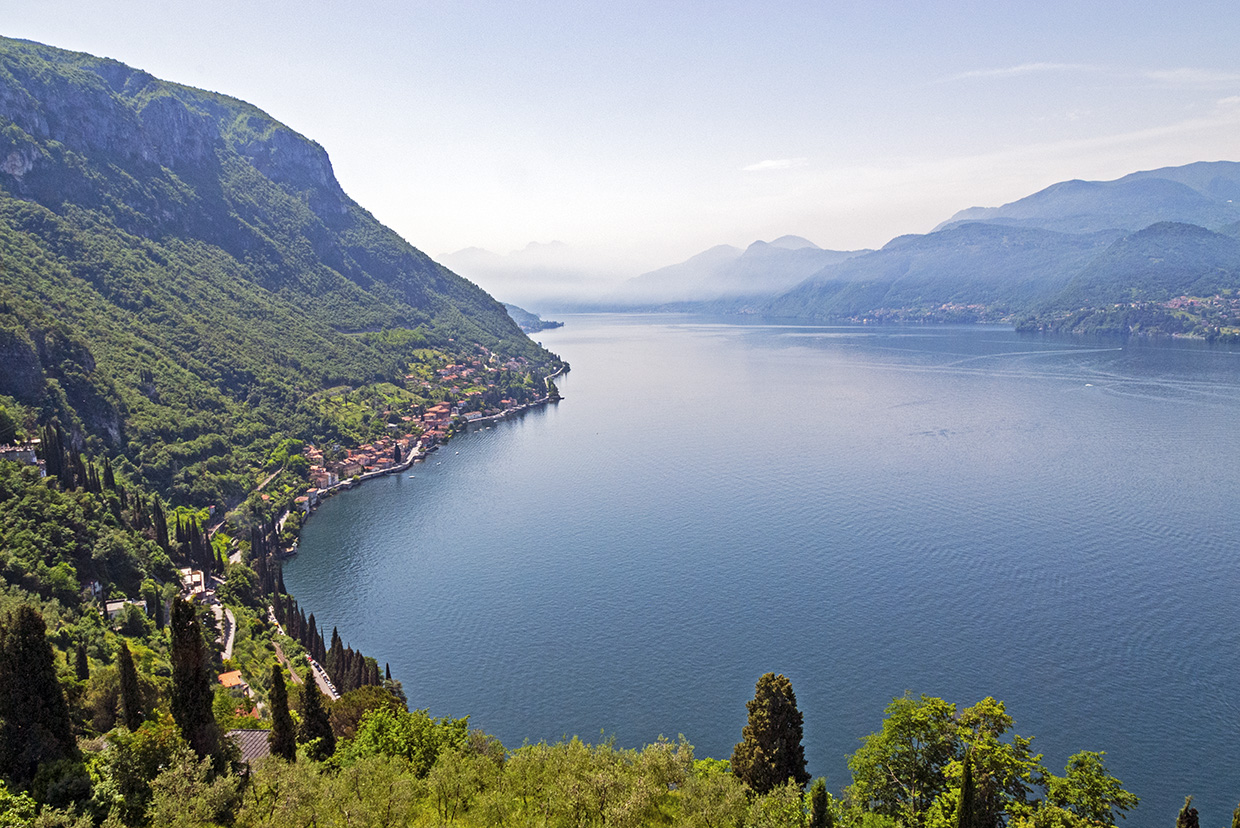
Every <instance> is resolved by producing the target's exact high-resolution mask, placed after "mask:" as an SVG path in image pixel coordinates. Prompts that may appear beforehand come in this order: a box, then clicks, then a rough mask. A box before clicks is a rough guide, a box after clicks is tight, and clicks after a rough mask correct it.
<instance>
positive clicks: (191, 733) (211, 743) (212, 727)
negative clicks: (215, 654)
mask: <svg viewBox="0 0 1240 828" xmlns="http://www.w3.org/2000/svg"><path fill="white" fill-rule="evenodd" d="M171 627H172V630H171V639H172V653H171V655H172V696H171V703H172V718H173V719H174V720H175V721H176V723H177V726H178V727H179V728H180V729H181V735H182V736H184V737H185V741H186V742H188V743H189V746H190V747H192V748H193V749H194V752H195V753H197V754H198V755H199V756H200V757H206V756H213V757H214V756H218V755H219V753H220V728H219V725H218V724H217V723H216V721H215V714H214V713H213V712H212V710H211V705H212V702H213V701H214V700H215V693H214V689H215V688H214V682H213V681H212V677H211V664H210V660H209V659H208V656H207V648H206V646H205V645H204V644H203V642H202V625H201V624H199V623H198V614H197V613H196V612H194V606H193V604H190V603H189V602H187V601H184V600H182V599H180V598H177V599H175V600H174V601H173V603H172V624H171Z"/></svg>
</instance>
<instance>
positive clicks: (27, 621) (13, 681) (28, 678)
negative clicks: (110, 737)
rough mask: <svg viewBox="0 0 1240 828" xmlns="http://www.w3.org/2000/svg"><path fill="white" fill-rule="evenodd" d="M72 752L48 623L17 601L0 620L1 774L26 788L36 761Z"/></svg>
mask: <svg viewBox="0 0 1240 828" xmlns="http://www.w3.org/2000/svg"><path fill="white" fill-rule="evenodd" d="M76 756H77V744H76V742H75V741H74V739H73V731H72V729H71V727H70V722H69V706H68V705H67V704H66V703H65V696H64V693H63V692H62V691H61V689H60V682H59V681H58V680H57V678H56V661H55V656H54V655H53V653H52V645H51V644H49V643H48V641H47V627H46V626H45V625H44V623H43V616H41V615H39V613H38V611H37V610H35V609H34V608H33V607H31V606H29V605H28V604H22V605H21V606H19V607H18V608H17V610H16V611H15V612H12V613H9V614H8V615H6V616H5V617H4V619H3V620H0V778H3V779H5V780H7V781H8V782H9V783H10V784H11V785H12V786H14V787H19V788H25V787H27V786H28V785H29V784H30V783H31V781H32V780H33V779H34V776H35V773H36V772H37V771H38V769H39V765H41V764H44V763H46V762H54V761H57V760H59V759H68V758H72V757H76Z"/></svg>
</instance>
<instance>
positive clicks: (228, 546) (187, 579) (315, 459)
mask: <svg viewBox="0 0 1240 828" xmlns="http://www.w3.org/2000/svg"><path fill="white" fill-rule="evenodd" d="M436 356H437V357H438V360H437V362H436V363H432V364H430V365H427V364H420V365H411V366H410V370H414V371H416V373H411V374H408V375H406V377H405V380H406V388H404V389H400V388H399V387H398V386H390V388H392V390H394V391H398V392H399V393H397V394H393V395H391V396H390V397H389V398H388V400H387V403H386V404H384V405H382V406H376V407H375V408H374V409H373V414H372V416H370V417H367V418H365V419H366V420H369V421H370V428H371V430H370V433H369V435H367V436H369V439H368V440H357V442H359V443H360V444H359V445H357V446H356V447H355V448H348V449H346V448H342V447H340V446H339V445H335V446H331V447H327V448H324V447H321V446H315V445H302V444H301V443H300V442H297V441H294V442H297V448H298V450H297V451H294V452H293V453H292V454H291V455H290V456H289V457H287V458H286V459H285V460H284V461H281V463H280V467H279V468H278V469H276V471H275V472H274V473H273V474H271V475H270V476H269V477H267V478H266V479H265V480H264V481H263V482H262V483H261V484H260V485H259V490H260V492H261V489H262V488H264V487H265V486H266V485H267V484H268V483H271V482H274V481H276V480H277V479H279V478H282V479H283V480H284V481H286V483H285V485H281V486H280V490H281V491H280V493H279V494H276V495H275V496H274V497H273V496H272V495H269V494H265V493H261V494H258V496H259V498H261V502H262V503H263V504H265V505H267V506H268V507H269V508H271V511H266V510H264V511H266V514H267V515H268V516H269V517H268V518H267V519H268V520H270V521H271V523H270V524H269V525H273V526H274V527H275V533H274V534H275V535H278V536H279V537H278V539H277V538H275V537H273V540H276V541H277V543H278V545H277V546H275V547H269V548H270V549H271V551H272V553H273V554H274V555H275V556H287V555H289V554H295V552H296V546H297V542H296V538H297V534H298V530H299V529H300V526H301V523H302V521H303V520H304V518H305V517H306V516H307V515H308V514H309V513H311V512H312V511H313V510H314V509H315V507H317V506H318V505H319V503H320V502H321V501H322V500H323V499H324V498H326V497H329V496H331V495H332V494H334V493H335V492H337V491H340V490H343V489H346V488H352V487H353V486H356V485H358V484H360V483H361V482H363V481H365V480H367V479H371V478H373V477H377V476H379V475H384V474H391V473H395V472H399V471H403V470H406V469H408V468H410V467H411V466H412V465H413V464H414V463H417V462H419V461H421V460H424V459H425V458H426V457H428V456H429V455H430V453H432V452H434V451H436V450H437V449H438V448H439V447H440V445H442V444H443V443H444V442H446V441H447V440H449V439H450V438H451V436H452V435H453V434H456V433H459V432H461V431H462V430H464V429H466V428H468V427H469V425H471V424H482V423H486V422H490V421H495V420H499V419H502V418H505V417H509V416H512V415H514V414H517V413H520V412H522V411H526V410H528V409H531V408H534V407H537V406H540V405H543V404H546V403H548V402H555V401H558V400H559V399H560V394H559V391H558V389H557V388H556V386H555V383H554V382H553V381H552V380H553V378H554V377H556V376H559V375H560V374H561V373H563V372H564V371H566V370H567V366H566V365H561V366H560V367H559V370H556V371H555V372H554V373H552V374H550V375H549V376H545V377H542V376H538V375H537V374H536V373H534V369H533V366H531V365H529V364H528V363H527V362H526V361H525V360H524V359H521V358H516V359H510V360H507V361H506V362H503V363H499V362H498V360H497V359H491V360H489V361H487V362H483V361H482V360H480V359H462V358H461V357H460V356H457V357H456V359H455V361H451V362H450V361H449V360H448V359H445V358H444V356H445V355H439V354H437V355H436ZM445 363H446V364H445ZM380 428H382V429H384V431H385V432H386V433H384V434H382V436H380V435H379V434H378V433H376V432H377V431H378V429H380ZM43 442H44V441H42V440H40V439H38V438H35V439H32V440H28V441H21V442H20V443H19V444H14V445H7V444H6V445H2V446H0V460H9V461H15V462H17V463H20V464H22V465H29V466H35V467H37V468H38V472H39V475H40V477H48V476H51V475H53V474H54V473H55V474H59V473H63V472H64V469H59V468H56V469H53V467H52V466H51V465H49V463H48V461H47V460H46V459H44V457H43V456H42V455H43V454H44V453H45V452H43V451H42V449H43V448H44V446H43ZM74 456H75V457H76V455H74ZM290 461H295V462H290ZM59 465H61V464H58V466H59ZM79 465H80V460H79ZM83 468H85V467H83ZM91 470H92V471H93V466H92V467H91ZM81 476H82V478H83V479H84V480H87V479H90V480H94V483H93V484H91V483H86V484H84V485H85V486H86V488H88V489H89V488H91V486H92V485H93V486H94V489H93V490H95V491H99V490H101V489H102V488H104V486H103V482H102V480H101V479H96V478H98V475H97V474H96V475H95V477H93V478H92V477H91V473H90V472H87V471H82V473H81ZM293 481H301V487H300V488H293V489H292V490H291V491H289V487H288V485H287V483H289V482H293ZM307 482H308V483H309V488H305V486H306V483H307ZM62 485H66V487H67V488H69V489H72V488H76V484H75V485H67V484H64V483H63V482H62ZM109 485H115V484H109ZM294 485H295V484H294ZM297 491H304V494H300V495H297V496H295V497H293V494H294V492H297ZM186 511H192V510H186ZM170 517H171V515H170ZM164 519H165V518H164V515H163V513H162V512H161V513H160V517H159V522H157V523H156V524H154V525H160V522H162V521H163V520H164ZM199 519H200V520H201V521H202V522H201V524H198V523H195V522H194V519H192V518H191V519H190V521H189V523H188V524H186V531H187V532H188V533H189V535H187V537H186V538H181V537H180V531H181V526H182V524H181V522H180V521H181V518H180V515H179V514H178V515H177V516H176V530H177V531H176V532H175V533H174V532H173V531H172V530H173V526H172V523H171V521H169V522H168V524H167V526H166V528H165V529H164V530H163V531H164V533H165V534H164V538H165V544H166V543H168V542H169V541H170V540H171V536H172V535H173V534H176V535H177V540H176V544H177V546H178V547H180V546H185V547H186V548H187V549H189V550H191V551H190V552H188V553H186V556H187V558H188V560H185V561H184V562H186V563H191V565H190V566H181V567H179V568H178V571H177V573H176V575H177V576H178V577H177V581H179V583H177V582H176V581H174V584H175V587H176V588H175V589H173V590H170V591H167V592H163V593H162V595H159V596H158V597H156V596H154V595H150V596H148V595H145V594H144V595H141V596H134V597H124V596H120V595H116V594H115V591H114V590H108V589H107V586H106V585H105V584H103V583H100V582H99V581H90V582H88V583H87V585H86V586H87V592H88V593H89V597H90V598H91V599H93V600H94V601H96V602H97V603H98V606H99V609H100V610H101V615H102V616H103V617H104V619H106V622H107V623H108V624H109V625H110V626H112V627H113V628H114V629H118V628H120V629H124V628H127V627H133V628H135V629H136V628H139V627H142V626H144V625H145V624H146V623H147V622H146V621H143V619H146V618H151V617H163V618H166V617H168V615H169V611H170V607H171V600H172V595H174V594H179V595H180V597H182V598H184V599H186V600H188V601H190V602H191V603H193V604H196V605H198V606H200V607H203V608H204V609H205V610H207V611H209V613H210V614H211V615H212V616H213V617H214V621H215V629H216V631H217V633H218V636H217V638H216V641H215V645H216V647H218V651H219V653H220V661H221V665H222V666H223V667H224V669H223V670H222V671H221V672H220V673H219V674H218V676H217V681H218V683H219V684H220V685H221V686H222V687H223V688H224V689H226V690H228V691H229V692H230V693H231V694H232V695H233V696H235V697H236V698H237V699H238V700H239V701H241V700H242V699H246V700H248V701H243V702H241V706H239V707H238V708H237V709H236V715H237V716H241V717H256V716H258V715H259V714H258V708H259V707H261V705H259V706H257V707H256V705H255V702H257V698H256V696H255V694H254V693H252V692H251V687H250V686H249V683H248V682H247V681H246V678H245V677H244V676H243V669H244V663H243V662H245V661H246V659H244V658H242V659H239V660H238V661H237V662H236V663H235V664H234V662H233V659H234V652H233V649H234V643H236V642H237V640H238V632H239V631H238V618H237V617H236V615H235V614H234V611H233V609H231V608H229V607H228V606H225V603H224V600H223V592H224V591H225V590H224V587H225V583H226V579H225V578H224V577H221V574H222V572H223V568H222V566H221V567H220V568H218V569H215V571H209V570H208V568H207V566H205V565H204V564H203V563H202V562H201V561H202V560H203V559H204V557H203V556H210V555H211V552H210V551H208V550H211V549H212V548H213V547H214V549H215V553H214V554H215V555H219V556H220V560H219V561H218V563H220V564H223V560H224V558H225V557H226V560H227V562H228V563H230V564H236V563H242V562H243V551H242V546H241V544H240V543H239V539H238V538H233V537H229V536H228V532H227V531H226V526H225V524H226V522H227V519H228V516H227V515H226V514H224V513H223V512H222V510H217V509H215V508H214V507H206V508H204V509H202V510H201V518H199ZM286 523H287V524H288V525H287V526H286V525H285V524H286ZM198 526H201V530H199V529H198V528H197V527H198ZM282 530H288V531H282ZM217 533H220V534H221V535H222V537H221V538H220V539H216V535H217ZM191 536H192V537H191ZM157 537H158V533H157ZM199 545H201V547H202V548H201V549H199V548H198V547H199ZM165 551H167V547H166V546H165ZM195 551H197V553H198V554H195ZM260 577H261V576H260ZM109 593H111V594H109ZM151 600H153V601H154V603H151ZM278 604H279V602H278V601H277V602H276V606H271V605H269V606H267V607H266V616H267V618H266V621H267V622H268V623H269V624H270V625H271V627H272V628H273V629H275V630H276V631H278V632H279V633H281V634H282V635H288V636H289V637H291V638H293V639H294V640H297V641H299V642H300V643H301V644H302V645H303V646H306V644H307V642H306V641H305V640H303V639H304V638H306V636H303V635H301V633H304V630H300V631H299V630H294V629H289V630H288V631H287V632H286V630H285V628H284V625H283V624H282V623H281V619H280V618H277V616H278V615H279V614H280V613H279V607H278ZM286 609H287V608H286ZM294 609H295V605H294ZM295 614H296V613H295V611H294V612H293V614H292V615H290V616H289V617H288V619H287V620H288V621H290V622H295V621H296V618H295V617H294V616H295ZM310 619H311V621H312V620H313V615H311V616H310ZM302 624H303V625H304V624H305V622H304V621H303V622H302ZM274 647H275V654H276V656H277V658H279V660H280V661H281V662H282V663H284V664H285V666H286V667H288V668H289V669H290V671H291V672H292V674H293V676H294V677H293V679H292V681H293V682H294V683H297V682H299V681H300V677H299V676H298V671H299V669H301V668H295V667H294V664H293V663H292V662H291V661H290V660H289V658H287V657H286V656H285V654H284V653H283V652H282V651H281V648H280V646H279V644H276V645H274ZM306 649H307V650H309V651H310V652H306V653H305V654H304V655H299V656H297V658H298V660H300V658H303V657H304V658H305V659H306V661H307V662H308V666H309V668H310V670H311V672H312V674H313V676H314V678H315V681H316V683H317V684H318V685H319V688H320V689H321V690H322V692H323V693H325V694H326V695H327V696H328V697H329V698H332V699H336V698H339V697H340V694H341V693H342V692H343V691H345V690H347V689H349V687H348V686H344V685H342V686H340V687H338V686H337V684H338V681H334V680H333V676H332V675H331V672H330V671H331V670H332V662H331V659H330V658H327V657H325V655H324V653H323V652H314V651H313V648H312V647H310V646H306ZM321 649H322V648H320V650H321ZM290 655H291V654H290ZM316 655H317V656H318V657H317V658H316ZM348 655H350V656H352V655H353V651H352V650H349V651H348ZM356 661H357V662H358V663H361V662H362V661H363V659H362V657H361V654H360V653H358V654H357V659H356ZM367 661H371V660H367ZM303 666H304V665H303ZM368 666H373V665H368ZM238 667H241V668H242V669H238ZM364 682H365V680H364ZM376 682H377V678H376V677H373V676H372V677H371V679H370V680H369V683H376ZM230 735H231V734H230ZM264 738H265V737H264ZM264 745H265V742H264Z"/></svg>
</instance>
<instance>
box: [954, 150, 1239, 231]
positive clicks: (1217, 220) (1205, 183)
mask: <svg viewBox="0 0 1240 828" xmlns="http://www.w3.org/2000/svg"><path fill="white" fill-rule="evenodd" d="M1238 220H1240V163H1237V162H1234V161H1214V162H1200V163H1196V164H1188V165H1186V166H1183V167H1164V168H1162V169H1158V170H1149V171H1145V172H1136V173H1132V174H1130V175H1126V176H1124V177H1123V178H1119V179H1116V180H1115V181H1077V180H1073V181H1062V182H1060V183H1058V184H1052V185H1051V186H1050V187H1047V188H1046V189H1044V190H1040V191H1039V192H1036V193H1034V194H1033V195H1030V196H1026V197H1025V198H1022V199H1019V200H1017V201H1013V202H1011V203H1010V204H1005V205H1003V206H1002V207H970V208H969V209H967V210H961V211H960V212H958V213H956V214H955V215H954V216H952V217H951V218H950V219H948V220H947V221H946V222H944V223H943V224H941V225H939V227H938V228H935V229H942V228H944V227H947V226H949V225H952V224H956V223H960V222H964V221H984V222H989V223H992V224H1008V225H1016V226H1021V227H1040V228H1042V229H1045V230H1058V231H1060V232H1066V233H1088V232H1093V231H1097V230H1112V229H1119V230H1129V231H1133V230H1140V229H1142V228H1144V227H1148V226H1150V225H1151V224H1155V223H1157V222H1160V221H1171V222H1180V223H1184V224H1196V225H1199V226H1202V227H1207V228H1216V227H1220V226H1222V225H1224V224H1231V223H1234V222H1236V221H1238Z"/></svg>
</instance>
